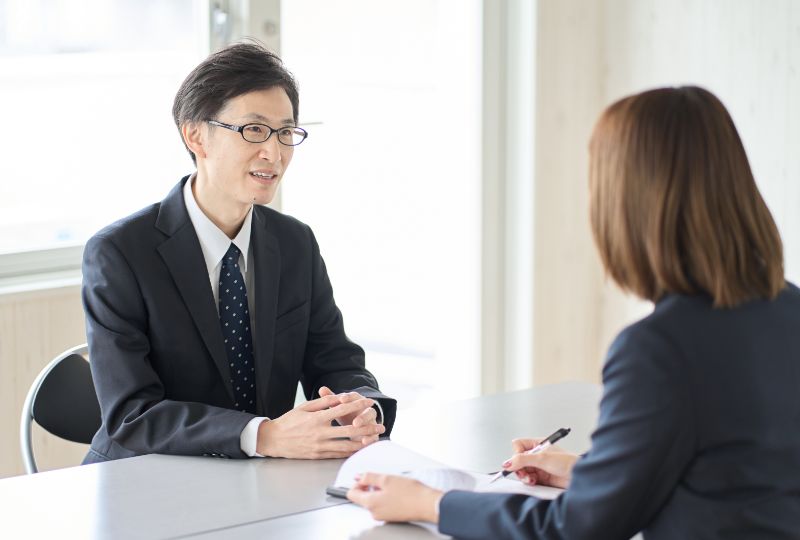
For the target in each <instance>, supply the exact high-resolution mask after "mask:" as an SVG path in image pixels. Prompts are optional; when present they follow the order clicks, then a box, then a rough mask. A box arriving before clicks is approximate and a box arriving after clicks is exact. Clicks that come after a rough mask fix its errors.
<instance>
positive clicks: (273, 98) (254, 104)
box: [222, 87, 294, 124]
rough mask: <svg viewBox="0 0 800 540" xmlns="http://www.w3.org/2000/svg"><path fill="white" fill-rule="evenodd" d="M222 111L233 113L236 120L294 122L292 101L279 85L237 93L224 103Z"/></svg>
mask: <svg viewBox="0 0 800 540" xmlns="http://www.w3.org/2000/svg"><path fill="white" fill-rule="evenodd" d="M222 112H226V113H229V114H232V115H235V116H236V118H237V119H238V120H246V121H252V122H263V123H270V122H272V123H277V124H287V123H294V115H293V107H292V103H291V101H290V100H289V96H287V95H286V92H285V91H284V89H283V88H281V87H274V88H269V89H267V90H255V91H253V92H248V93H246V94H241V95H238V96H236V97H234V98H231V99H229V100H228V101H227V103H225V106H224V107H223V108H222Z"/></svg>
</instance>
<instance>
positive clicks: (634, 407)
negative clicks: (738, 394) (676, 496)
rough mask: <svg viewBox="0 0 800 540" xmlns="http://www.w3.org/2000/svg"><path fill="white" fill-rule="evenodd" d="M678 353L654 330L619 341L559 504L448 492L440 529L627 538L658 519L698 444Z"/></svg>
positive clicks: (460, 533)
mask: <svg viewBox="0 0 800 540" xmlns="http://www.w3.org/2000/svg"><path fill="white" fill-rule="evenodd" d="M679 366H680V354H679V352H678V351H677V350H676V349H675V348H674V347H673V346H672V345H671V344H670V343H669V342H668V341H667V340H665V339H663V338H661V337H659V336H658V335H655V334H654V333H652V332H650V331H649V330H647V329H646V328H642V327H639V328H637V327H635V326H634V327H631V328H629V329H627V330H626V331H625V332H623V333H622V334H621V335H620V336H619V337H618V338H617V339H616V340H615V343H614V345H612V347H611V350H610V351H609V357H608V360H607V362H606V365H605V368H604V370H603V385H604V394H603V398H602V401H601V404H600V418H599V422H598V427H597V429H596V430H595V432H594V434H593V435H592V447H591V450H590V451H589V452H588V453H587V454H586V456H585V457H583V458H582V459H581V460H580V461H579V462H578V463H577V464H576V465H575V468H574V470H573V476H572V481H571V483H570V486H569V489H568V490H567V491H565V492H564V493H563V494H562V495H561V496H559V497H558V498H557V499H555V500H552V501H548V500H539V499H536V498H533V497H528V496H525V495H498V494H488V493H468V492H455V491H454V492H450V493H448V494H446V495H445V496H444V497H443V499H442V502H441V506H440V521H439V530H440V531H441V532H443V533H445V534H449V535H453V536H455V537H457V538H465V539H470V538H498V539H499V538H514V539H522V538H527V539H530V538H545V539H567V538H569V539H584V538H585V539H590V538H606V539H610V540H613V539H625V540H627V539H628V538H631V537H632V536H634V535H635V534H636V533H638V532H639V531H641V530H642V529H643V528H644V527H646V526H647V524H648V523H650V522H651V521H653V519H654V518H655V516H656V515H657V513H658V512H659V510H660V509H661V507H662V506H663V505H664V504H665V502H666V501H667V499H668V498H669V497H670V494H671V493H672V491H673V489H674V488H675V486H676V485H677V483H678V482H679V479H680V477H681V475H682V473H683V471H684V469H685V468H686V466H687V464H688V463H689V461H690V459H691V456H692V455H693V453H694V448H695V445H696V441H695V435H694V427H693V423H692V413H691V404H690V400H689V392H688V388H687V383H686V381H685V379H686V378H685V376H684V374H683V373H682V371H681V369H680V367H679Z"/></svg>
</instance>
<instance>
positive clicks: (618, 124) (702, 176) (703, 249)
mask: <svg viewBox="0 0 800 540" xmlns="http://www.w3.org/2000/svg"><path fill="white" fill-rule="evenodd" d="M589 153H590V170H589V189H590V201H591V204H590V220H591V225H592V233H593V234H594V239H595V243H596V244H597V248H598V250H599V251H600V257H601V258H602V260H603V265H604V266H605V269H606V272H607V273H608V274H609V275H610V276H611V277H612V279H613V280H614V281H616V282H617V284H619V285H620V287H622V288H623V289H625V290H628V291H631V292H633V293H634V294H636V295H638V296H640V297H642V298H646V299H648V300H652V301H657V300H658V299H659V298H661V297H662V296H663V295H664V294H665V293H683V294H702V293H705V294H708V295H709V296H710V297H711V298H712V299H713V302H714V305H715V306H716V307H733V306H736V305H737V304H740V303H742V302H744V301H747V300H751V299H755V298H774V297H775V296H776V295H777V294H778V292H779V291H780V290H781V289H782V288H783V287H784V284H785V282H784V277H783V248H782V245H781V239H780V235H779V234H778V229H777V227H776V226H775V222H774V221H773V219H772V216H771V215H770V212H769V210H768V209H767V206H766V204H765V203H764V200H763V199H762V198H761V194H760V193H759V192H758V188H757V187H756V184H755V180H754V179H753V173H752V172H751V170H750V164H749V163H748V161H747V155H746V154H745V151H744V147H743V146H742V141H741V140H740V139H739V134H738V133H737V131H736V127H735V126H734V124H733V120H732V119H731V117H730V115H729V114H728V111H727V110H726V109H725V106H724V105H722V103H721V102H720V101H719V99H717V98H716V96H714V95H713V94H711V93H710V92H708V91H707V90H704V89H702V88H698V87H695V86H688V87H681V88H661V89H656V90H650V91H648V92H643V93H641V94H636V95H633V96H629V97H626V98H624V99H621V100H620V101H617V102H616V103H614V104H612V105H611V106H610V107H608V109H606V111H605V112H604V113H603V114H602V116H601V117H600V119H599V120H598V122H597V125H596V126H595V128H594V133H593V134H592V139H591V142H590V145H589Z"/></svg>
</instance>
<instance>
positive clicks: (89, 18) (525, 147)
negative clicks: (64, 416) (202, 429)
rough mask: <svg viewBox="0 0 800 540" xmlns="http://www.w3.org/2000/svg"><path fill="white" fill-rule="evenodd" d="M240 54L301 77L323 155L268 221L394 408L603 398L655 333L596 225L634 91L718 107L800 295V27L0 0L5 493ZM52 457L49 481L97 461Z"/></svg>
mask: <svg viewBox="0 0 800 540" xmlns="http://www.w3.org/2000/svg"><path fill="white" fill-rule="evenodd" d="M244 37H254V38H256V39H259V40H260V41H262V42H264V43H265V44H266V45H267V46H268V47H270V48H271V49H273V50H275V51H276V52H278V53H279V54H280V55H281V56H282V58H283V59H284V62H285V63H286V65H287V67H288V68H289V69H290V70H291V71H292V72H293V73H294V75H295V77H296V78H297V80H298V82H299V85H300V121H301V124H307V128H306V129H307V130H308V131H309V133H310V135H309V138H308V140H307V141H306V142H304V143H303V145H302V146H300V147H299V148H298V149H297V150H296V152H295V156H294V158H293V161H292V166H291V167H290V169H289V172H288V173H287V175H286V176H285V178H284V183H283V185H282V188H281V191H280V193H279V196H278V198H277V200H276V201H275V202H274V203H273V205H272V206H275V207H276V208H277V209H279V210H280V211H282V212H285V213H287V214H290V215H293V216H295V217H297V218H298V219H300V220H301V221H304V222H306V223H308V224H309V225H310V226H311V227H312V228H313V229H314V231H315V233H316V235H317V238H318V240H319V243H320V246H321V249H322V254H323V257H324V258H325V261H326V263H327V266H328V270H329V273H330V276H331V280H332V283H333V286H334V293H335V296H336V301H337V303H338V304H339V307H340V308H341V309H342V312H343V314H344V320H345V327H346V330H347V333H348V335H349V336H350V337H351V338H352V339H353V340H354V341H356V342H358V343H359V344H361V345H362V346H363V347H364V348H365V350H366V351H367V366H368V368H369V369H370V370H372V371H373V372H374V373H375V374H376V376H377V377H378V379H379V381H380V382H381V385H382V388H383V389H384V391H385V392H386V393H388V394H390V395H392V396H394V397H396V398H398V400H399V405H400V407H401V408H406V407H412V406H435V404H436V403H437V402H441V401H450V400H455V399H462V398H468V397H473V396H477V395H481V394H490V393H495V392H501V391H509V390H515V389H520V388H526V387H529V386H532V385H540V384H548V383H553V382H561V381H567V380H583V381H591V382H598V381H599V379H600V368H601V366H602V362H603V357H604V354H605V350H606V349H607V347H608V345H609V344H610V342H611V340H612V339H613V337H614V335H615V334H616V333H617V332H619V330H621V329H622V328H623V327H624V326H625V325H627V324H629V323H630V322H632V321H633V320H635V319H636V318H638V317H640V316H642V315H644V314H646V313H648V311H649V310H650V309H651V308H652V306H650V305H648V304H647V303H644V302H639V301H636V300H633V299H631V298H630V297H628V296H625V295H623V294H622V293H620V292H619V291H618V290H617V289H616V288H615V287H614V286H613V285H612V284H610V282H608V280H606V279H605V277H604V276H603V273H602V270H601V268H600V264H599V260H598V258H597V256H596V254H595V251H594V246H593V244H592V241H591V236H590V231H589V225H588V219H587V194H586V185H587V179H586V176H587V175H586V171H587V143H588V138H589V134H590V132H591V129H592V126H593V124H594V121H595V120H596V118H597V116H598V115H599V114H600V112H601V111H602V110H603V108H604V107H605V106H606V105H607V104H609V103H610V102H611V101H614V100H616V99H618V98H620V97H622V96H624V95H627V94H630V93H633V92H638V91H641V90H644V89H647V88H652V87H657V86H668V85H669V86H671V85H682V84H695V85H701V86H704V87H706V88H707V89H709V90H711V91H712V92H714V93H715V94H717V95H718V96H719V97H720V99H721V100H722V101H723V103H725V105H726V106H727V107H728V109H729V110H730V112H731V114H732V116H733V118H734V121H735V122H736V124H737V127H738V129H739V131H740V134H741V136H742V139H743V141H744V145H745V148H746V149H747V151H748V155H749V157H750V160H751V165H752V167H753V171H754V173H755V177H756V180H757V182H758V185H759V187H760V189H761V191H762V194H763V195H764V197H765V199H766V202H767V204H768V205H769V207H770V209H771V211H772V213H773V215H774V217H775V219H776V221H777V223H778V227H779V229H780V232H781V234H782V237H783V241H784V248H785V257H786V273H787V277H788V278H789V279H790V280H794V281H797V280H798V279H799V278H800V151H798V149H799V148H800V105H798V99H797V96H800V2H796V1H793V0H770V1H768V2H765V1H759V0H674V1H672V2H663V1H660V0H483V1H480V0H283V1H280V0H230V1H208V0H81V1H78V0H74V1H70V0H0V107H2V116H0V121H2V127H1V128H0V156H2V157H1V158H0V430H2V433H4V434H6V436H4V437H3V438H2V439H0V477H3V476H10V475H14V474H20V473H21V472H22V468H21V461H20V458H19V452H18V442H17V438H16V437H15V436H14V434H15V433H16V430H17V426H18V421H19V411H20V409H21V406H22V402H23V400H24V398H25V394H26V392H27V390H28V387H29V386H30V383H31V382H32V381H33V378H34V377H35V375H36V373H38V371H39V370H40V369H41V368H42V367H43V366H44V365H45V364H47V362H48V361H49V360H50V359H52V358H53V357H54V356H55V355H56V354H57V353H59V352H60V351H62V350H64V349H66V348H68V347H71V346H73V345H76V344H79V343H82V342H84V341H85V333H84V325H83V313H82V308H81V305H80V294H79V292H80V255H81V251H82V245H83V243H84V242H85V241H86V239H87V238H88V237H89V236H91V234H92V233H94V232H95V231H97V230H98V229H100V228H101V227H102V226H104V225H106V224H108V223H110V222H112V221H114V220H116V219H119V218H121V217H123V216H125V215H128V214H130V213H132V212H134V211H136V210H138V209H140V208H142V207H144V206H146V205H148V204H151V203H153V202H157V201H160V200H161V199H162V198H163V197H164V196H165V195H166V194H167V192H168V191H169V190H170V188H171V187H172V186H173V185H174V184H175V183H176V182H177V181H178V180H179V179H180V177H182V176H184V175H186V174H189V173H191V172H192V171H193V167H192V163H191V161H190V159H189V157H188V154H187V153H186V152H185V150H184V148H183V145H182V143H181V141H180V138H179V135H178V132H177V129H176V128H175V126H174V124H173V122H172V116H171V106H172V100H173V98H174V95H175V92H176V90H177V88H178V86H179V85H180V83H181V81H182V80H183V78H184V77H185V76H186V75H187V74H188V72H189V71H190V70H191V69H192V68H193V67H194V66H195V65H196V64H197V63H198V62H200V61H201V60H202V59H203V58H205V57H206V56H207V55H208V53H209V52H211V51H213V50H217V49H218V48H220V47H222V46H224V45H225V44H227V43H231V42H234V41H237V40H240V39H242V38H244ZM38 436H39V435H37V437H38ZM36 445H37V448H39V449H40V452H42V453H44V454H48V456H47V457H44V458H43V459H42V462H43V464H44V467H43V468H48V465H47V464H48V463H49V464H50V465H49V468H53V467H58V466H61V465H62V464H72V463H75V462H76V461H77V459H78V458H76V457H75V456H78V455H82V453H83V452H84V448H81V447H79V446H78V445H72V446H70V445H69V443H65V442H63V441H54V440H52V438H51V439H44V438H43V439H42V440H41V441H37V443H36Z"/></svg>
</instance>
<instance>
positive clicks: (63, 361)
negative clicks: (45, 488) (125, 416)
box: [19, 344, 100, 474]
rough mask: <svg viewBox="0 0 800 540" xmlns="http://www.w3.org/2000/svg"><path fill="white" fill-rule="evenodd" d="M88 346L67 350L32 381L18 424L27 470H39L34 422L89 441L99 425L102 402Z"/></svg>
mask: <svg viewBox="0 0 800 540" xmlns="http://www.w3.org/2000/svg"><path fill="white" fill-rule="evenodd" d="M87 355H88V347H87V346H86V345H85V344H84V345H79V346H77V347H74V348H72V349H69V350H67V351H64V352H63V353H61V354H60V355H59V356H57V357H56V358H55V359H54V360H53V361H52V362H50V363H49V364H48V365H47V366H46V367H45V368H44V369H43V370H42V371H41V372H40V373H39V375H38V376H37V377H36V380H34V381H33V384H32V385H31V388H30V390H29V391H28V396H27V397H26V398H25V404H24V405H23V407H22V417H21V419H20V425H19V442H20V450H21V451H22V460H23V461H24V463H25V472H26V473H27V474H32V473H35V472H38V469H37V468H36V461H35V459H34V456H33V445H32V443H31V422H32V421H34V420H35V421H36V423H37V424H39V425H40V426H42V427H43V428H44V429H45V430H47V431H48V432H49V433H51V434H53V435H55V436H57V437H60V438H62V439H66V440H68V441H72V442H78V443H84V444H89V443H91V442H92V437H94V434H95V433H96V432H97V430H98V429H99V428H100V404H99V403H98V402H97V394H96V393H95V390H94V383H93V382H92V372H91V371H90V369H89V362H88V359H87Z"/></svg>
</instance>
